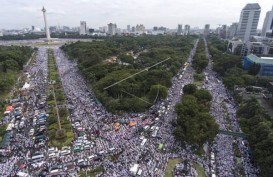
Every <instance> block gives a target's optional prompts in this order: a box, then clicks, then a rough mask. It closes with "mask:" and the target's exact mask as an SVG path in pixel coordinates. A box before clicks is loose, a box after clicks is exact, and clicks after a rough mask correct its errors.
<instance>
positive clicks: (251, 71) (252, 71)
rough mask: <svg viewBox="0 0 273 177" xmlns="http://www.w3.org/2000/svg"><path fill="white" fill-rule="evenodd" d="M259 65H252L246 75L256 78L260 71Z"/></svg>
mask: <svg viewBox="0 0 273 177" xmlns="http://www.w3.org/2000/svg"><path fill="white" fill-rule="evenodd" d="M260 68H261V65H260V64H258V63H253V64H252V65H251V66H250V67H249V70H248V74H250V75H253V76H256V75H257V74H258V73H259V71H260Z"/></svg>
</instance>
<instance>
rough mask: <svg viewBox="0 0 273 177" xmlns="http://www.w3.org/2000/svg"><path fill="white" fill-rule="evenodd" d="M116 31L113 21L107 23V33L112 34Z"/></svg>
mask: <svg viewBox="0 0 273 177" xmlns="http://www.w3.org/2000/svg"><path fill="white" fill-rule="evenodd" d="M116 33H117V25H116V24H114V23H109V24H108V34H109V35H110V36H114V35H115V34H116Z"/></svg>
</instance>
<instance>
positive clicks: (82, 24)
mask: <svg viewBox="0 0 273 177" xmlns="http://www.w3.org/2000/svg"><path fill="white" fill-rule="evenodd" d="M80 25H81V26H80V35H86V32H87V30H86V22H85V21H81V22H80Z"/></svg>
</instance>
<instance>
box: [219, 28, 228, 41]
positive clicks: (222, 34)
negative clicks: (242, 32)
mask: <svg viewBox="0 0 273 177" xmlns="http://www.w3.org/2000/svg"><path fill="white" fill-rule="evenodd" d="M220 37H221V38H223V39H226V38H227V25H222V28H221V29H220Z"/></svg>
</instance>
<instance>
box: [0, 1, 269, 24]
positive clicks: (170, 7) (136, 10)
mask: <svg viewBox="0 0 273 177" xmlns="http://www.w3.org/2000/svg"><path fill="white" fill-rule="evenodd" d="M0 2H1V5H2V7H4V8H2V10H1V11H0V22H1V28H5V29H20V28H30V27H31V26H36V27H40V28H43V27H44V22H43V16H42V11H41V9H42V7H43V6H44V7H45V8H46V10H47V19H48V24H49V26H57V25H60V26H69V27H76V26H79V25H80V21H86V23H87V26H88V27H89V28H96V29H97V28H99V27H101V26H106V25H107V24H108V23H110V22H112V23H116V24H117V27H118V28H126V26H127V25H131V27H132V26H135V25H136V24H144V26H145V27H146V28H152V27H153V26H164V27H167V28H171V29H175V28H177V25H178V24H182V25H183V28H184V25H185V24H189V25H190V26H191V27H192V28H193V27H197V26H198V27H199V28H203V27H204V25H205V24H210V26H211V28H216V27H218V25H219V24H221V25H223V24H226V25H231V23H232V22H238V21H239V18H240V12H241V10H242V8H243V7H244V6H245V5H246V4H247V3H259V4H260V6H261V15H260V20H259V25H258V29H261V28H262V25H263V21H264V18H265V14H266V12H267V11H269V10H271V9H272V5H273V2H272V0H271V1H270V0H263V2H257V1H253V0H240V1H236V0H230V1H225V0H207V1H206V2H205V3H204V1H201V0H191V1H181V0H168V1H166V0H150V1H144V0H130V1H125V0H112V1H106V0H66V1H61V0H47V1H45V0H26V1H21V0H8V1H7V0H0Z"/></svg>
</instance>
